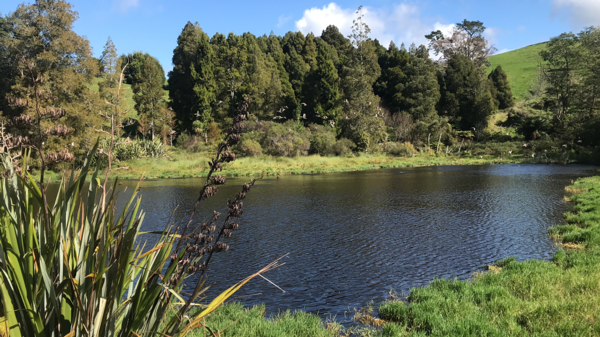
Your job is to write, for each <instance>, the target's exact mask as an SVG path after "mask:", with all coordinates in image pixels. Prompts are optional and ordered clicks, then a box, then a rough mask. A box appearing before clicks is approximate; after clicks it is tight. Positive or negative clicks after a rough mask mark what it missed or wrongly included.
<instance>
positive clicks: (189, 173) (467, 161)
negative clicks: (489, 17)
mask: <svg viewBox="0 0 600 337" xmlns="http://www.w3.org/2000/svg"><path fill="white" fill-rule="evenodd" d="M209 160H211V158H210V156H209V155H208V154H196V153H189V152H174V153H171V154H170V155H169V158H145V159H133V160H128V161H124V162H120V163H117V164H116V165H115V166H114V169H113V171H112V172H111V177H113V178H116V177H119V178H120V179H139V178H140V176H141V175H142V174H143V175H144V176H145V177H147V178H150V179H153V178H158V179H164V178H193V177H205V176H206V175H207V174H208V161H209ZM531 162H533V161H532V160H531V159H530V158H523V156H521V155H515V156H507V157H504V158H503V159H502V160H500V159H499V158H498V157H497V156H482V157H481V158H480V157H479V156H465V157H462V156H425V155H417V156H415V157H410V158H405V157H393V156H386V155H364V154H361V155H357V156H353V157H322V156H319V155H313V156H306V157H295V158H288V157H271V156H260V157H242V158H239V159H237V160H236V161H234V162H231V163H226V164H224V165H223V171H222V173H221V174H223V175H225V176H260V175H262V174H265V175H286V174H319V173H330V172H348V171H364V170H374V169H385V168H396V167H419V166H438V165H483V164H511V163H512V164H514V163H531Z"/></svg>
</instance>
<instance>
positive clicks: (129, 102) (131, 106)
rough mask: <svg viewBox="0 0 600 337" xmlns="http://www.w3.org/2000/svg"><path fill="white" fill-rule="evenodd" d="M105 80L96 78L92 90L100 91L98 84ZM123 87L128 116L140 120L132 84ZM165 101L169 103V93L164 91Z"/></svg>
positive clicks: (91, 86)
mask: <svg viewBox="0 0 600 337" xmlns="http://www.w3.org/2000/svg"><path fill="white" fill-rule="evenodd" d="M103 80H104V79H103V78H94V82H93V83H92V84H91V85H90V90H93V91H98V90H99V87H98V83H99V82H100V81H103ZM123 86H124V87H125V97H124V98H125V105H126V106H127V109H128V110H129V112H128V113H127V116H128V117H129V118H133V119H136V120H137V119H138V114H137V111H136V110H135V101H134V100H133V89H132V88H131V85H130V84H123ZM164 93H165V95H164V99H165V101H167V102H168V101H169V91H167V90H164Z"/></svg>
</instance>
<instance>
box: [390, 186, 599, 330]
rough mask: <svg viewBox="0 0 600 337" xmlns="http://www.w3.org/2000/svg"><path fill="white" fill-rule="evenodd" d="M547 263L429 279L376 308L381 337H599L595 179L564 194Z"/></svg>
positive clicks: (507, 263)
mask: <svg viewBox="0 0 600 337" xmlns="http://www.w3.org/2000/svg"><path fill="white" fill-rule="evenodd" d="M566 190H567V192H569V193H571V194H573V195H572V196H570V197H569V198H567V200H571V201H572V202H574V203H575V208H574V211H573V212H572V213H567V214H565V217H566V222H567V224H566V225H561V226H556V227H553V228H551V229H550V231H549V233H550V236H551V237H552V238H553V239H554V240H556V242H557V244H559V245H560V246H561V248H562V249H559V250H558V251H557V252H556V254H555V256H554V258H553V261H551V262H547V261H538V260H531V261H526V262H516V261H515V260H514V259H510V258H509V259H505V260H502V261H500V262H498V263H497V264H496V265H495V266H490V267H489V271H488V272H486V273H483V272H481V273H476V274H475V275H474V276H473V278H472V279H471V280H469V281H453V280H434V281H432V282H431V284H430V285H429V286H427V287H423V288H413V289H411V292H410V295H409V296H408V298H406V300H405V301H390V302H386V303H383V304H381V305H380V306H379V316H380V317H381V319H383V320H384V321H386V322H391V323H387V324H386V325H385V326H384V328H383V331H381V333H382V334H383V336H598V335H600V177H591V178H583V179H579V180H577V181H576V182H575V184H574V185H573V186H568V187H567V189H566Z"/></svg>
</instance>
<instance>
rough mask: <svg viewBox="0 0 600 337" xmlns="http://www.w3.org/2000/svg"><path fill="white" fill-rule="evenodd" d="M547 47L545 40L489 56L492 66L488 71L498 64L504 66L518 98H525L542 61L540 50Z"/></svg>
mask: <svg viewBox="0 0 600 337" xmlns="http://www.w3.org/2000/svg"><path fill="white" fill-rule="evenodd" d="M545 47H546V43H545V42H544V43H538V44H534V45H531V46H527V47H524V48H521V49H517V50H513V51H509V52H506V53H502V54H499V55H494V56H491V57H490V58H489V60H490V63H491V67H489V68H488V72H491V71H492V70H493V69H494V68H496V67H497V66H502V69H503V70H504V72H506V75H507V76H508V81H509V83H510V88H511V89H512V92H513V95H514V96H515V98H516V100H517V101H521V100H524V99H525V95H526V94H527V92H528V90H529V86H530V84H531V82H532V81H533V80H534V79H535V77H536V72H537V68H538V66H539V65H540V63H541V62H542V58H541V57H540V51H542V50H543V49H544V48H545Z"/></svg>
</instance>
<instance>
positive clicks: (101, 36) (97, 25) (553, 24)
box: [0, 0, 600, 72]
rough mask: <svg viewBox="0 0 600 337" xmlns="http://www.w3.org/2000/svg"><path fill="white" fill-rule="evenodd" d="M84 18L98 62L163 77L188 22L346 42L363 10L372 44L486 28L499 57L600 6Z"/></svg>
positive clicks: (301, 7) (78, 6)
mask: <svg viewBox="0 0 600 337" xmlns="http://www.w3.org/2000/svg"><path fill="white" fill-rule="evenodd" d="M21 3H23V1H17V0H1V1H0V13H1V14H2V15H6V14H8V13H10V12H13V11H14V10H15V9H16V8H17V6H18V5H19V4H21ZM69 3H71V4H72V5H73V9H74V10H75V11H77V12H78V13H79V19H78V20H77V21H76V22H75V24H74V30H75V32H76V33H78V34H79V35H84V36H86V37H87V38H88V40H89V41H90V45H91V46H92V48H93V52H94V56H99V55H100V54H101V53H102V49H103V46H104V44H105V43H106V40H107V39H108V37H109V36H110V37H111V38H112V40H113V42H114V43H115V46H116V47H117V50H118V53H119V54H123V53H132V52H134V51H142V52H147V53H149V54H150V55H153V56H154V57H156V58H157V59H158V60H159V61H160V62H161V64H162V66H163V67H164V69H165V71H167V72H168V71H169V70H170V69H172V63H171V59H172V57H173V49H174V48H175V47H176V45H177V36H178V35H179V34H180V33H181V30H182V29H183V27H184V26H185V24H186V23H187V22H188V21H191V22H198V23H199V25H200V27H202V29H203V30H204V31H205V32H206V33H207V34H208V35H209V36H212V35H214V34H215V33H217V32H219V33H223V34H228V33H230V32H233V33H235V34H242V33H244V32H250V33H252V34H254V35H256V36H260V35H263V34H267V35H268V34H269V33H270V32H271V31H273V32H274V33H275V34H277V35H285V33H286V32H288V31H301V32H302V33H305V34H307V33H309V32H313V33H314V34H315V35H317V36H318V35H320V34H321V32H322V30H323V29H324V28H325V27H327V25H330V24H334V25H336V26H337V27H338V28H339V29H340V31H341V32H342V33H343V34H344V35H348V34H349V33H350V26H351V24H352V20H353V19H354V18H355V12H356V10H357V9H358V7H359V6H360V5H364V14H365V22H366V23H367V24H368V25H369V27H370V28H371V37H372V38H377V39H379V41H380V42H381V43H382V44H383V45H384V46H387V45H388V44H389V42H390V41H394V42H395V43H396V44H397V45H400V44H401V43H405V44H406V45H407V46H408V45H410V44H411V43H415V44H417V45H418V44H426V42H427V41H426V39H425V37H424V35H425V34H428V33H430V32H431V31H433V30H438V29H439V30H441V31H442V32H449V31H451V30H452V27H453V25H454V24H455V23H457V22H462V21H463V20H464V19H467V20H479V21H482V22H483V23H484V25H485V27H487V29H486V32H485V36H486V37H487V38H488V40H490V42H492V43H493V44H494V45H495V47H496V48H497V49H498V53H501V52H506V51H510V50H514V49H519V48H522V47H525V46H528V45H531V44H535V43H540V42H545V41H548V40H549V39H550V38H552V37H554V36H558V35H560V34H561V33H564V32H569V31H572V32H579V31H581V30H582V29H583V28H584V27H588V26H600V0H415V1H401V0H396V1H394V0H372V1H369V2H363V1H357V0H337V1H335V2H331V1H319V0H304V1H274V0H261V1H233V0H216V1H215V0H170V1H167V0H95V1H92V0H72V1H69Z"/></svg>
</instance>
